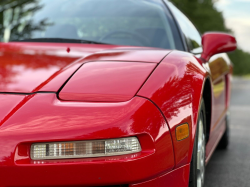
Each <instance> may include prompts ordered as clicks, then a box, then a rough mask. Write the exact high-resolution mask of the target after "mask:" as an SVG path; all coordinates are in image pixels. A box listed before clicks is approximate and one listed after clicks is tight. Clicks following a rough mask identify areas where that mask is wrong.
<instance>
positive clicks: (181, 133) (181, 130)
mask: <svg viewBox="0 0 250 187" xmlns="http://www.w3.org/2000/svg"><path fill="white" fill-rule="evenodd" d="M175 133H176V139H177V141H181V140H184V139H185V138H187V137H188V136H189V126H188V124H187V123H185V124H182V125H179V126H178V127H176V132H175Z"/></svg>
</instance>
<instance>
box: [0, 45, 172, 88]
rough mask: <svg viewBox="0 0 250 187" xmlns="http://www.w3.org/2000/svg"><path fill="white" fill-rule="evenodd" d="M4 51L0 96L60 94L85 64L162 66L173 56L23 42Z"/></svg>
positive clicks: (0, 65)
mask: <svg viewBox="0 0 250 187" xmlns="http://www.w3.org/2000/svg"><path fill="white" fill-rule="evenodd" d="M69 47H70V52H69V53H68V52H67V49H68V48H69ZM0 51H1V56H0V58H1V63H0V73H1V75H2V77H1V81H0V92H21V93H31V92H37V91H51V92H56V91H58V89H59V88H60V87H61V86H62V85H63V84H64V82H65V81H66V80H67V79H68V78H69V76H71V75H72V74H73V73H74V72H75V71H76V70H77V69H78V68H79V67H80V66H81V65H82V64H83V63H85V62H89V61H105V60H110V61H133V62H137V61H139V62H155V63H159V62H160V61H161V60H162V59H163V58H164V57H165V56H166V55H167V54H168V53H169V51H167V50H156V49H150V48H136V47H121V46H120V47H117V46H113V45H93V44H58V43H23V42H21V43H0ZM79 59H81V60H80V61H79ZM77 60H78V61H77Z"/></svg>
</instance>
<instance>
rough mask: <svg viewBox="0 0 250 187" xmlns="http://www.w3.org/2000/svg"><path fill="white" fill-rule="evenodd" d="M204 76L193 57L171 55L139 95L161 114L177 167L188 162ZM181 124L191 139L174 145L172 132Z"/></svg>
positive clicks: (177, 53)
mask: <svg viewBox="0 0 250 187" xmlns="http://www.w3.org/2000/svg"><path fill="white" fill-rule="evenodd" d="M205 76H206V72H205V70H204V68H203V67H202V66H201V65H200V63H199V62H198V61H197V59H196V58H195V57H193V56H192V55H190V54H188V53H184V52H177V51H176V52H172V53H170V54H169V55H168V56H167V57H166V58H165V59H164V60H163V61H162V62H161V64H160V65H159V66H158V67H157V69H156V70H155V71H154V73H153V74H152V75H151V76H150V78H149V79H148V81H147V82H146V84H145V85H144V86H143V88H142V89H141V90H140V91H139V93H138V95H140V96H143V97H147V98H149V99H150V100H152V101H153V102H154V103H155V104H156V105H157V106H158V107H159V108H160V109H161V111H162V112H163V114H164V116H165V118H166V120H167V122H168V125H169V128H170V130H171V134H172V139H173V145H174V150H175V161H176V167H179V166H182V165H185V164H188V163H189V162H190V161H191V157H192V147H193V141H194V136H195V131H196V122H197V115H198V110H199V103H200V99H201V94H202V87H203V82H204V78H205ZM183 123H188V124H189V128H190V136H189V137H188V138H186V139H185V140H183V141H177V140H176V136H175V129H176V127H177V126H178V125H180V124H183Z"/></svg>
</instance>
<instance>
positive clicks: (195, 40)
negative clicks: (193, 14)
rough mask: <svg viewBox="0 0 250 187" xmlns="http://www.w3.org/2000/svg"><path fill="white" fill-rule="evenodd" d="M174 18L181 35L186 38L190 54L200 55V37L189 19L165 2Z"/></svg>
mask: <svg viewBox="0 0 250 187" xmlns="http://www.w3.org/2000/svg"><path fill="white" fill-rule="evenodd" d="M167 3H168V5H169V7H170V8H171V10H172V12H173V14H174V16H175V17H176V19H177V21H178V23H179V25H180V27H181V30H182V32H183V34H184V35H185V37H186V41H187V45H188V48H189V50H190V52H191V53H195V54H198V53H202V45H201V36H200V33H199V32H198V31H197V29H196V28H195V27H194V25H193V24H192V23H191V22H190V21H189V19H188V18H187V17H186V16H185V15H184V14H183V13H182V12H181V11H180V10H178V9H177V8H176V7H175V6H174V5H173V4H172V3H170V2H167Z"/></svg>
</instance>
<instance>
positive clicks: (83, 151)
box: [31, 137, 141, 160]
mask: <svg viewBox="0 0 250 187" xmlns="http://www.w3.org/2000/svg"><path fill="white" fill-rule="evenodd" d="M140 151H141V146H140V143H139V141H138V139H137V138H136V137H129V138H120V139H109V140H94V141H75V142H52V143H35V144H32V145H31V159H32V160H45V159H69V158H86V157H102V156H113V155H124V154H130V153H137V152H140Z"/></svg>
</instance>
